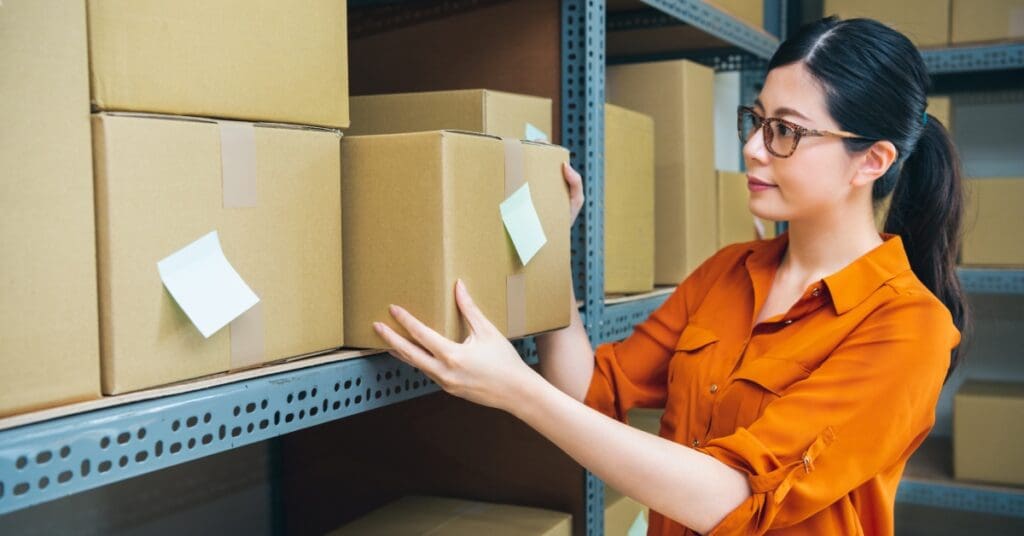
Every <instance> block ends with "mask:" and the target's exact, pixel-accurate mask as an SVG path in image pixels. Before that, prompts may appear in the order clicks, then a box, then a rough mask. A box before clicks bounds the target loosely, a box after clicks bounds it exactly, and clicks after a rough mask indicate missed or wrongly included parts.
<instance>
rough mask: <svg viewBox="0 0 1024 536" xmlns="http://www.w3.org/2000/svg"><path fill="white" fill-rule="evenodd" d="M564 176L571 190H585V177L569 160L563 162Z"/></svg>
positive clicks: (575, 191)
mask: <svg viewBox="0 0 1024 536" xmlns="http://www.w3.org/2000/svg"><path fill="white" fill-rule="evenodd" d="M562 177H563V178H564V179H565V182H566V183H567V184H568V185H569V192H570V193H572V194H576V193H579V192H581V191H582V190H583V177H582V176H580V174H579V173H577V172H576V170H575V169H573V168H572V166H571V165H570V164H569V163H568V162H562Z"/></svg>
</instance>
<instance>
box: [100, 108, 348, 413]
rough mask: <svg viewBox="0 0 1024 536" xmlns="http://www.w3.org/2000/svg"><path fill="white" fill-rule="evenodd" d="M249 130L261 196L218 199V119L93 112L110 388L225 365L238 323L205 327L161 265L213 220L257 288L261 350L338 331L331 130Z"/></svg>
mask: <svg viewBox="0 0 1024 536" xmlns="http://www.w3.org/2000/svg"><path fill="white" fill-rule="evenodd" d="M254 130H255V144H256V150H255V155H256V166H255V168H256V172H257V173H256V179H255V180H256V186H257V190H258V193H257V204H256V206H255V207H249V208H224V198H223V186H222V177H221V173H222V167H221V166H222V162H221V144H220V140H221V135H220V127H219V126H218V124H217V123H215V122H210V121H203V120H195V119H187V118H177V117H169V116H165V117H138V116H131V115H111V114H100V115H95V116H93V135H94V139H95V145H94V155H95V160H96V200H97V244H98V256H99V283H100V285H99V288H100V326H101V343H102V352H101V353H102V359H103V389H104V392H105V393H108V394H116V393H123V392H126V391H132V390H135V389H141V388H145V387H151V386H155V385H161V384H167V383H171V382H175V381H180V380H184V379H188V378H195V377H199V376H204V375H207V374H212V373H216V372H222V371H225V370H228V369H229V368H231V366H232V362H231V357H232V356H231V346H232V340H231V337H232V335H233V333H232V331H233V326H228V327H227V328H226V329H222V330H220V331H219V332H217V333H216V334H214V335H213V336H211V337H210V338H209V339H204V338H203V336H202V335H201V334H200V333H199V331H198V330H197V329H196V328H195V326H194V325H193V324H192V323H191V322H190V321H189V319H188V318H187V317H186V316H185V314H184V313H183V312H182V310H181V309H180V307H178V305H177V304H176V303H175V302H174V300H173V299H172V298H171V296H170V294H168V292H167V291H166V290H165V289H164V286H163V284H162V282H161V280H160V277H159V273H158V272H157V267H156V264H157V262H158V261H160V260H161V259H163V258H164V257H166V256H168V255H170V254H172V253H174V252H176V251H178V250H179V249H181V248H182V247H184V246H186V245H188V244H190V243H191V242H193V241H194V240H196V239H197V238H199V237H201V236H203V235H205V234H206V233H208V232H210V231H213V230H216V231H218V233H219V235H220V241H221V245H222V247H223V250H224V254H225V255H226V257H227V258H228V260H229V262H230V263H231V264H232V266H233V267H234V268H235V270H237V271H238V273H239V275H241V277H242V279H243V280H245V281H246V283H248V285H249V286H250V287H251V288H252V290H253V291H254V292H255V293H256V295H257V296H259V297H260V300H261V301H260V307H261V309H262V313H263V323H264V326H265V332H264V333H263V336H264V345H265V346H264V352H265V353H264V355H263V358H262V359H259V360H258V361H259V362H268V361H274V360H278V359H282V358H286V357H291V356H296V355H301V354H306V353H310V352H314V351H319V350H325V349H329V348H335V347H338V346H341V345H342V342H343V337H342V323H343V319H342V286H341V285H342V277H341V215H340V210H341V193H340V190H341V184H340V182H341V181H340V178H339V171H338V170H339V169H340V168H341V165H340V163H339V155H340V150H339V134H338V132H337V131H330V130H321V129H316V130H311V129H298V128H285V127H280V126H271V125H260V124H257V125H255V129H254Z"/></svg>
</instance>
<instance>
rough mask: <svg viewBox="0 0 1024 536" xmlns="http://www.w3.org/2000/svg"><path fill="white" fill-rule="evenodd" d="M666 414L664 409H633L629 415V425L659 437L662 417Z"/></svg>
mask: <svg viewBox="0 0 1024 536" xmlns="http://www.w3.org/2000/svg"><path fill="white" fill-rule="evenodd" d="M664 413H665V410H664V409H654V408H633V409H631V410H629V414H628V419H629V425H630V426H632V427H633V428H638V429H640V430H643V431H645V432H647V433H648V434H654V435H658V433H659V432H661V416H662V415H663V414H664Z"/></svg>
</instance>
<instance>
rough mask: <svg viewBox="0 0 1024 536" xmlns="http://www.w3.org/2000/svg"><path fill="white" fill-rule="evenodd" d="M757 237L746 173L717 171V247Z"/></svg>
mask: <svg viewBox="0 0 1024 536" xmlns="http://www.w3.org/2000/svg"><path fill="white" fill-rule="evenodd" d="M756 239H757V227H756V225H755V223H754V215H753V214H751V212H750V190H748V189H747V175H746V174H745V173H733V172H729V171H719V172H718V248H719V249H721V248H724V247H725V246H728V245H729V244H736V243H738V242H749V241H751V240H756Z"/></svg>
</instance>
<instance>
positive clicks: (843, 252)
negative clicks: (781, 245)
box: [779, 220, 883, 282]
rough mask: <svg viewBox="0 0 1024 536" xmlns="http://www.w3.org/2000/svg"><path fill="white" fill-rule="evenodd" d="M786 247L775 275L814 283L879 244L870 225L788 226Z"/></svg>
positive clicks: (795, 223)
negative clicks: (780, 273) (782, 273)
mask: <svg viewBox="0 0 1024 536" xmlns="http://www.w3.org/2000/svg"><path fill="white" fill-rule="evenodd" d="M788 232H789V243H788V246H787V248H786V252H785V254H784V255H783V256H782V262H781V263H780V264H779V271H780V272H784V273H785V274H787V275H788V276H789V277H792V278H795V279H804V280H807V281H808V282H812V281H817V280H819V279H822V278H824V277H827V276H829V275H832V274H834V273H836V272H838V271H840V270H842V269H843V268H845V267H846V266H848V265H849V264H850V263H852V262H853V261H855V260H857V259H858V258H860V257H862V256H863V255H864V254H865V253H867V252H869V251H871V250H873V249H875V248H876V247H878V246H879V245H880V244H882V242H883V240H882V238H881V236H879V233H878V230H877V229H876V228H875V223H874V221H871V220H868V221H865V222H854V221H850V222H847V223H845V224H844V223H843V222H839V221H835V222H829V223H825V222H791V223H790V226H789V231H788Z"/></svg>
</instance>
